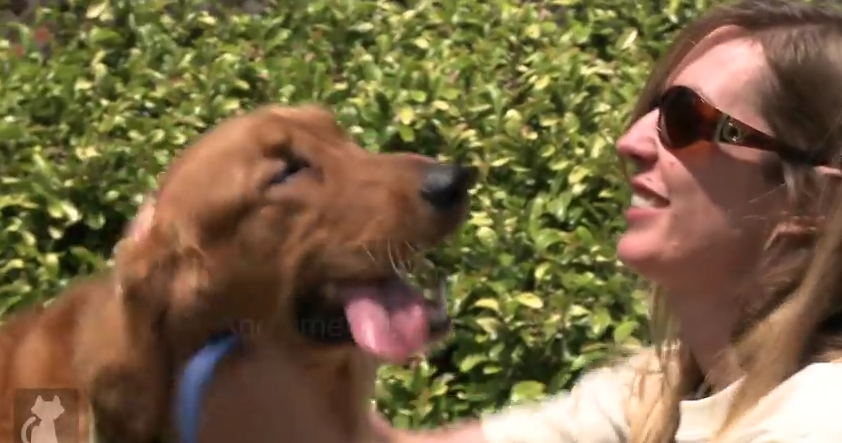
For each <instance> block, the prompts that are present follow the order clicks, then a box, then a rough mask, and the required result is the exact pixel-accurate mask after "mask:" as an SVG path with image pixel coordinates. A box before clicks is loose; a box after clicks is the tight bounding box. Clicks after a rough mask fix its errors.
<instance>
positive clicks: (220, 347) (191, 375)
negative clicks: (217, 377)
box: [176, 334, 240, 443]
mask: <svg viewBox="0 0 842 443" xmlns="http://www.w3.org/2000/svg"><path fill="white" fill-rule="evenodd" d="M239 344H240V338H239V337H237V336H236V335H233V334H229V335H224V336H222V337H220V338H218V339H216V340H213V341H211V342H210V343H208V344H207V345H206V346H205V347H204V348H202V349H201V350H199V352H197V353H196V354H195V355H193V357H192V358H191V359H190V361H189V362H187V367H186V368H185V369H184V373H183V377H182V379H181V383H180V385H179V386H178V396H177V397H176V414H177V418H176V420H177V423H178V436H179V443H199V418H200V414H201V406H202V394H203V393H204V387H205V384H206V383H207V382H208V381H210V379H211V377H213V374H214V370H215V369H216V366H217V364H218V363H219V362H220V360H222V357H225V355H226V354H228V353H229V352H230V351H231V350H232V349H234V347H235V346H237V345H239Z"/></svg>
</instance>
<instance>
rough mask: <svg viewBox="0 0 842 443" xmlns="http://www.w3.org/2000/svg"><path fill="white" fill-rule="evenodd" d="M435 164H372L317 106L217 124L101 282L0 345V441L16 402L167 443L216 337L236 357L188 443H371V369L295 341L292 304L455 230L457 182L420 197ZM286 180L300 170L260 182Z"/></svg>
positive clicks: (15, 327)
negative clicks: (75, 396)
mask: <svg viewBox="0 0 842 443" xmlns="http://www.w3.org/2000/svg"><path fill="white" fill-rule="evenodd" d="M434 164H435V163H434V162H433V161H432V160H431V159H428V158H426V157H422V156H418V155H406V154H404V155H397V154H389V155H387V154H372V153H369V152H367V151H365V150H363V149H362V148H360V147H359V146H357V145H356V144H355V143H354V142H352V141H351V139H350V138H349V137H348V136H347V134H346V133H345V132H344V131H343V130H342V128H341V127H340V126H339V125H338V124H337V122H336V120H335V118H334V116H333V115H332V114H331V113H330V112H329V111H326V110H325V109H323V108H320V107H316V106H302V107H289V108H284V107H278V106H264V107H261V108H259V109H257V110H255V111H253V112H250V113H247V114H245V115H243V116H239V117H235V118H231V119H229V120H227V121H224V122H223V123H221V124H220V125H219V126H217V127H216V128H214V129H212V130H211V131H209V132H208V133H207V134H205V135H204V136H202V137H201V138H200V139H199V140H198V141H197V142H196V143H195V144H193V146H190V147H189V148H187V149H186V150H185V151H184V152H183V153H182V155H181V156H180V158H178V159H177V160H176V161H175V162H174V163H173V164H172V165H171V166H170V168H169V170H168V171H167V173H166V174H165V176H164V177H163V178H162V180H161V183H160V186H159V191H158V193H157V195H156V197H155V199H154V200H150V203H149V207H147V208H145V209H144V210H142V211H141V212H140V214H139V217H140V219H139V221H138V226H135V227H134V228H132V230H131V235H128V236H125V237H124V239H123V240H122V241H121V243H120V244H119V245H118V248H117V249H116V253H115V266H114V268H113V269H110V270H108V271H107V272H105V273H103V274H101V275H98V276H95V277H93V278H90V279H88V280H85V281H80V282H79V283H77V284H76V285H75V286H73V287H72V288H70V289H68V290H66V291H65V292H64V293H63V294H61V295H60V296H59V297H58V299H57V300H56V301H55V302H54V303H53V304H51V305H50V306H49V307H47V308H38V309H31V310H28V311H26V312H22V313H20V314H18V315H16V316H15V317H14V318H12V319H11V321H9V322H7V323H6V324H5V325H3V327H2V329H0V392H2V395H3V396H4V401H6V403H4V405H6V406H4V408H2V409H0V432H2V434H0V442H6V441H9V440H8V438H10V436H12V435H13V434H12V431H13V430H12V429H11V427H12V421H11V420H12V418H11V409H10V406H8V405H10V404H11V400H10V398H11V395H12V394H13V391H14V390H15V389H18V388H25V387H31V388H47V387H73V388H77V389H79V390H80V392H82V393H83V395H84V398H85V399H87V400H88V401H89V403H90V407H91V409H92V410H93V411H94V412H95V415H96V424H97V427H98V433H99V435H100V436H101V437H103V438H104V439H106V440H108V441H113V442H120V443H146V442H153V441H161V439H163V440H168V441H175V439H174V429H173V423H172V419H171V417H172V411H171V410H170V404H171V401H172V400H171V399H172V393H173V389H174V386H175V384H176V382H177V380H178V375H179V374H180V369H181V367H182V365H183V364H184V362H185V361H186V360H187V358H189V356H190V355H192V354H193V353H195V352H196V351H197V350H198V349H199V348H200V347H201V346H202V345H203V344H204V343H206V341H207V340H208V339H209V338H210V337H212V336H213V335H214V334H218V333H220V332H225V331H234V332H237V333H239V334H240V335H241V337H242V338H243V340H245V346H243V347H242V349H240V350H238V351H236V352H235V353H234V354H235V355H231V356H230V358H227V359H225V360H224V361H223V362H222V363H221V364H220V366H219V367H218V368H217V371H216V375H215V377H214V380H213V383H211V384H209V387H208V390H207V394H206V400H205V402H204V404H203V406H202V407H203V414H202V423H203V424H202V428H201V434H200V439H201V442H202V443H217V442H219V443H222V442H225V443H234V442H249V443H261V442H266V443H270V442H271V443H280V442H302V443H304V442H307V443H310V442H319V443H332V442H334V443H340V442H341V443H353V442H363V441H370V439H371V438H372V437H371V436H370V435H369V411H370V407H371V403H370V397H371V395H372V391H373V387H374V378H375V370H376V368H377V365H378V364H379V361H378V360H377V359H375V358H374V357H373V356H372V355H370V354H368V353H366V352H363V351H362V350H361V349H359V348H358V347H355V346H351V345H342V346H336V345H333V344H329V343H321V342H319V341H318V340H314V339H312V338H311V337H307V336H305V335H304V334H303V333H300V332H299V331H297V330H296V328H295V324H296V321H297V320H296V318H295V317H294V315H293V312H294V310H295V306H296V303H298V302H299V299H300V298H301V297H316V296H317V295H314V294H317V293H318V294H319V295H318V296H319V297H324V299H325V301H324V302H325V303H330V302H332V301H333V300H332V297H334V296H333V295H332V292H331V290H332V289H333V288H334V286H335V285H337V284H341V283H342V282H345V281H351V280H354V281H356V280H375V279H380V278H387V277H388V276H389V275H392V274H393V273H394V262H395V261H396V260H399V261H400V262H401V263H406V262H409V261H410V260H411V258H412V257H411V256H413V255H414V254H415V253H416V252H417V250H418V249H424V248H429V247H431V246H434V245H436V244H438V243H440V242H442V241H443V240H445V239H446V238H447V237H448V236H449V235H450V234H451V233H452V232H453V231H454V230H455V229H457V227H458V226H459V225H460V224H461V223H462V222H463V221H464V217H465V215H466V212H467V187H469V186H470V185H471V184H472V182H471V183H470V184H468V185H466V186H465V188H464V189H461V191H460V192H461V193H460V194H459V195H458V196H457V197H459V199H458V200H457V204H454V205H452V206H448V207H447V210H442V209H441V208H439V209H438V210H435V209H433V208H431V205H430V204H429V202H427V201H425V200H424V198H423V197H421V194H420V193H419V188H420V187H421V186H422V182H423V180H424V177H425V174H426V173H427V172H426V171H427V170H428V168H429V166H430V165H434ZM290 165H299V166H301V165H304V166H306V168H305V169H304V170H303V172H299V173H298V174H296V175H294V176H292V178H291V179H290V180H289V181H288V182H284V183H283V184H275V185H272V184H269V183H270V182H271V179H272V177H274V176H275V175H277V174H278V172H279V171H282V170H284V168H288V167H290ZM386 257H389V258H388V259H386ZM432 335H433V336H431V337H430V338H431V339H433V338H437V336H436V334H432ZM82 418H83V421H82V423H81V424H80V426H81V429H80V432H82V437H83V438H88V436H87V426H88V424H89V422H88V419H89V417H88V416H87V414H83V417H82ZM61 439H62V436H61V435H59V440H60V441H61ZM82 441H85V440H82Z"/></svg>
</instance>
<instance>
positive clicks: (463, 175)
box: [421, 164, 477, 211]
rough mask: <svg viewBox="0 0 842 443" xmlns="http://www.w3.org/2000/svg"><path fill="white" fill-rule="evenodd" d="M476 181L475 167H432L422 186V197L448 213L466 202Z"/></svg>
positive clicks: (456, 165) (457, 165)
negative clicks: (469, 191) (465, 199)
mask: <svg viewBox="0 0 842 443" xmlns="http://www.w3.org/2000/svg"><path fill="white" fill-rule="evenodd" d="M476 179H477V168H476V167H474V166H465V165H460V164H455V165H442V164H438V165H434V166H430V167H429V169H428V170H427V176H426V177H424V181H423V183H422V184H421V196H422V197H423V198H424V200H427V202H429V203H430V204H431V205H432V206H433V207H434V208H436V209H438V210H440V211H446V210H449V209H452V208H453V206H455V205H457V204H459V203H461V202H462V201H463V200H464V198H465V196H467V194H468V189H470V188H471V187H473V186H474V184H475V183H476Z"/></svg>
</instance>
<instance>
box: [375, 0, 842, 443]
mask: <svg viewBox="0 0 842 443" xmlns="http://www.w3.org/2000/svg"><path fill="white" fill-rule="evenodd" d="M617 148H618V151H619V154H620V156H621V158H622V161H623V163H624V165H625V166H626V170H627V171H628V174H627V175H628V177H629V182H630V185H631V187H632V188H633V190H634V197H633V198H632V201H631V207H630V208H629V209H628V212H627V219H628V228H627V230H626V232H625V233H624V234H623V235H622V237H621V238H620V240H619V243H618V254H619V257H620V258H621V259H622V261H623V262H624V263H625V264H626V265H627V266H629V267H631V268H632V269H633V270H635V271H636V272H637V273H638V274H640V275H641V276H642V277H645V278H646V279H647V280H649V281H650V282H652V283H653V284H654V285H655V287H656V289H655V290H654V293H653V296H654V297H653V308H654V310H653V317H652V322H653V326H654V330H655V331H656V332H658V333H659V334H658V335H657V336H658V337H659V339H658V340H657V346H656V350H654V351H651V352H648V353H647V354H641V355H638V356H635V357H633V358H631V359H629V360H628V361H626V362H624V363H622V364H618V365H616V366H613V367H611V368H603V369H599V370H593V371H591V372H590V373H588V374H587V375H586V376H585V377H584V378H583V379H581V380H580V381H579V382H578V383H577V385H576V386H575V387H574V389H573V390H572V392H568V393H562V394H559V395H557V396H556V397H555V398H552V399H549V400H547V401H545V402H543V403H541V404H540V405H533V406H518V407H513V408H511V409H510V410H508V411H505V412H501V413H497V414H494V415H490V416H486V417H484V418H483V419H482V420H481V421H478V422H473V423H465V424H462V425H459V426H455V427H453V428H451V429H447V430H439V431H429V432H426V433H424V432H417V433H410V432H407V431H399V430H396V429H392V428H390V427H389V426H388V425H386V424H385V423H383V422H382V421H380V422H379V426H380V431H381V432H383V433H384V434H387V436H389V437H391V438H392V441H397V442H425V441H426V442H448V441H454V442H457V441H458V442H461V443H477V442H488V443H513V442H523V443H574V442H576V443H625V442H633V443H666V442H673V441H675V442H677V443H690V442H712V441H717V442H735V443H736V442H739V443H772V442H775V443H795V442H842V415H840V413H842V281H840V280H842V279H840V278H839V274H840V272H842V257H840V256H842V210H837V209H835V208H836V207H837V204H836V203H835V195H834V194H835V193H834V192H833V191H834V190H835V189H836V188H837V187H838V186H839V181H840V175H842V174H840V172H839V170H838V169H837V167H838V165H837V163H838V162H837V159H838V158H840V156H842V12H840V11H839V10H836V9H834V8H832V7H831V6H817V5H811V4H805V3H795V2H786V1H782V0H746V1H742V2H739V3H736V4H733V5H730V6H724V7H719V8H717V9H714V10H711V11H710V12H709V13H708V14H707V15H706V16H704V17H702V18H700V19H698V20H697V21H696V22H695V23H693V24H691V25H690V26H689V27H687V28H686V29H685V30H683V32H682V33H681V34H680V35H679V36H678V38H677V40H676V42H675V43H674V44H673V46H672V48H671V50H670V51H669V52H668V53H667V55H666V56H665V57H664V59H663V60H662V61H661V62H660V63H659V64H658V66H657V67H656V69H655V70H654V72H653V74H652V76H651V78H650V80H649V82H648V84H647V85H646V86H645V88H644V90H643V93H642V96H641V98H640V101H639V103H638V105H637V106H636V108H635V109H634V112H633V115H632V124H631V126H630V127H629V128H628V130H627V131H626V133H625V134H623V135H622V136H621V137H620V138H619V140H618V143H617ZM761 399H762V400H761ZM378 420H380V419H379V418H378Z"/></svg>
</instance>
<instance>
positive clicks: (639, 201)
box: [631, 194, 666, 208]
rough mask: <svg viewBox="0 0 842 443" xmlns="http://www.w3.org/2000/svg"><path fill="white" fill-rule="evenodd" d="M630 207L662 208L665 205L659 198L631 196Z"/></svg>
mask: <svg viewBox="0 0 842 443" xmlns="http://www.w3.org/2000/svg"><path fill="white" fill-rule="evenodd" d="M631 205H632V206H633V207H637V208H663V207H664V206H666V203H664V201H662V200H661V199H659V198H656V197H649V196H646V195H640V194H633V195H632V199H631Z"/></svg>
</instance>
